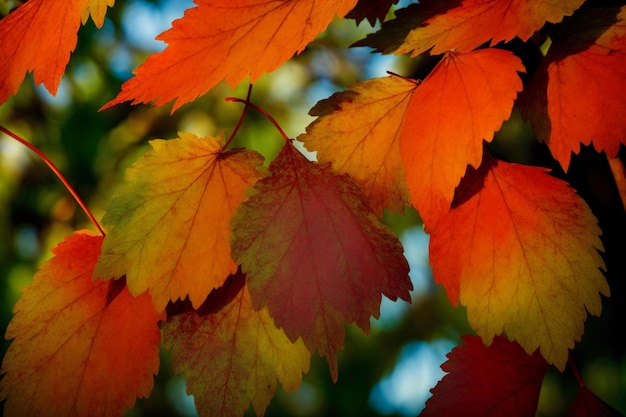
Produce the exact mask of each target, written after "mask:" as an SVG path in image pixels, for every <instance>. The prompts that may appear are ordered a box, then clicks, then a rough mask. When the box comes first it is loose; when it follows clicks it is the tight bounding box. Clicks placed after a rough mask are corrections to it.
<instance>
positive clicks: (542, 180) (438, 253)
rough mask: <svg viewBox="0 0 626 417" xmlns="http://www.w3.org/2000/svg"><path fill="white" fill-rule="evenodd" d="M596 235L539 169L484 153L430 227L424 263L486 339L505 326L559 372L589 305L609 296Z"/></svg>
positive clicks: (576, 201) (582, 211) (597, 307)
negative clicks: (450, 205) (427, 260)
mask: <svg viewBox="0 0 626 417" xmlns="http://www.w3.org/2000/svg"><path fill="white" fill-rule="evenodd" d="M600 233H601V231H600V229H599V228H598V226H597V223H596V219H595V217H594V216H593V214H592V213H591V210H590V209H589V207H588V206H587V204H586V203H585V202H584V201H583V200H582V199H581V198H580V197H579V196H578V195H576V194H575V193H574V190H572V189H571V188H569V186H568V185H567V184H566V183H565V182H563V181H561V180H559V179H556V178H554V177H552V176H550V175H548V174H547V173H546V169H544V168H538V167H530V166H523V165H517V164H511V163H506V162H502V161H496V160H494V159H491V158H486V160H485V162H484V163H483V165H481V167H480V169H479V170H478V171H474V170H470V172H468V176H467V178H465V179H464V181H463V182H462V183H461V186H460V187H459V193H458V195H457V197H456V198H455V203H454V205H453V209H452V210H451V211H450V212H449V213H448V215H447V216H446V217H445V218H443V219H442V220H441V221H440V223H439V224H438V225H437V228H436V229H435V230H433V231H432V235H431V241H430V259H431V265H432V267H433V274H434V277H435V281H437V282H439V283H441V284H443V285H444V287H445V288H446V292H447V294H448V298H449V299H450V301H451V302H452V304H453V305H457V303H458V302H459V301H460V302H461V303H462V304H464V305H466V306H467V315H468V319H469V322H470V325H471V326H472V327H473V328H474V330H476V332H477V333H478V334H479V335H480V336H482V338H483V340H484V341H485V343H487V344H489V343H491V341H492V340H493V337H494V336H495V335H498V334H502V333H503V332H505V333H506V335H507V337H508V338H510V339H511V340H516V341H518V343H519V344H520V345H521V346H522V347H523V348H524V349H525V350H526V352H528V353H531V352H534V351H535V350H536V349H537V348H538V347H539V348H540V350H541V354H542V355H543V357H544V358H546V360H547V361H548V362H549V363H551V364H554V365H556V366H557V368H559V369H561V370H562V369H563V368H564V366H565V362H566V361H567V357H568V350H569V349H571V348H573V347H574V342H575V341H579V340H580V337H581V335H582V334H583V330H584V322H585V319H586V317H587V311H589V313H590V314H592V315H595V316H598V315H599V314H600V311H601V309H602V304H601V298H600V294H604V295H606V296H608V295H609V287H608V284H607V282H606V280H605V278H604V276H603V274H602V272H601V271H600V269H599V268H604V262H603V260H602V258H601V257H600V254H599V253H598V250H602V242H601V241H600V239H599V237H598V236H599V235H600ZM585 310H587V311H585Z"/></svg>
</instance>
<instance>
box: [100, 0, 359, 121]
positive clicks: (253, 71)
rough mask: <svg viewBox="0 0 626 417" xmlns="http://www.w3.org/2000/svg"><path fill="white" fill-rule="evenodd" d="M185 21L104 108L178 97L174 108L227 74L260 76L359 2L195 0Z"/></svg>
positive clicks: (234, 80) (231, 78)
mask: <svg viewBox="0 0 626 417" xmlns="http://www.w3.org/2000/svg"><path fill="white" fill-rule="evenodd" d="M195 3H196V4H197V5H198V6H197V7H194V8H191V9H188V10H187V11H186V12H185V15H184V17H183V18H182V19H178V20H175V21H174V22H173V24H172V28H171V29H169V30H168V31H166V32H163V33H162V34H161V35H159V36H158V37H157V39H159V40H161V41H163V42H165V43H167V45H168V46H167V48H165V50H164V51H163V52H157V53H155V54H153V55H151V56H150V57H149V58H148V59H147V60H146V61H145V62H144V63H143V64H142V65H140V66H139V67H138V68H137V69H136V70H135V76H134V77H133V78H131V79H130V80H128V81H127V82H125V83H124V85H123V86H122V91H121V92H120V94H119V95H118V96H117V97H116V98H115V99H114V100H112V101H111V102H109V103H108V104H106V105H105V106H104V108H106V107H109V106H112V105H115V104H118V103H121V102H124V101H131V100H132V103H133V104H138V103H148V102H151V101H153V100H156V101H155V105H161V104H165V103H168V102H169V101H171V100H174V99H176V101H175V102H174V107H173V110H176V109H177V108H178V107H180V106H181V105H182V104H185V103H187V102H190V101H192V100H194V99H196V98H197V97H198V96H200V95H201V94H204V93H206V92H207V91H209V90H210V89H211V88H213V87H214V86H215V85H216V84H217V83H219V82H220V81H222V80H225V81H226V82H227V83H228V84H230V85H231V86H233V85H236V84H238V83H240V82H241V81H243V80H244V79H245V78H246V77H248V76H250V82H254V81H256V80H257V79H258V78H259V77H260V76H261V75H263V74H264V73H266V72H271V71H273V70H275V69H276V68H278V66H279V65H281V64H282V63H283V62H285V61H287V60H288V59H289V58H291V57H292V56H293V55H294V54H296V53H300V52H302V50H304V48H305V47H306V46H307V44H308V43H309V42H311V41H312V40H313V39H314V38H315V37H316V36H317V34H318V33H320V32H322V31H323V30H324V29H326V26H328V24H329V23H330V22H331V20H332V19H333V17H334V16H335V15H338V16H339V17H343V16H344V15H345V14H346V13H347V12H348V11H349V10H350V9H351V8H352V7H353V6H354V5H355V4H356V0H336V1H335V0H333V1H331V0H289V1H284V0H231V1H228V2H224V1H219V0H195Z"/></svg>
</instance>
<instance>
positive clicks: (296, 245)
mask: <svg viewBox="0 0 626 417" xmlns="http://www.w3.org/2000/svg"><path fill="white" fill-rule="evenodd" d="M270 171H271V173H272V175H271V176H270V177H267V178H264V179H262V180H260V181H259V182H257V184H256V185H255V186H254V187H253V190H255V192H256V194H253V195H252V196H251V197H250V199H249V200H248V201H247V202H245V203H243V204H242V205H241V207H240V208H239V210H238V212H237V213H236V214H235V217H234V218H233V221H232V229H233V237H232V242H231V245H232V249H233V257H234V258H235V259H236V260H237V261H238V262H239V263H240V264H241V265H242V268H243V270H244V272H246V274H247V276H248V285H249V289H250V293H251V295H252V303H253V305H254V307H255V309H260V308H262V307H264V306H268V307H269V310H270V314H271V316H272V317H273V318H274V320H275V322H276V325H277V326H279V327H283V328H284V329H285V333H286V334H287V336H288V337H289V338H290V339H291V340H292V341H295V340H296V339H297V338H298V337H302V339H303V340H304V343H305V344H306V346H307V347H308V348H309V350H311V351H312V352H313V351H315V350H317V351H319V353H320V355H321V356H324V357H326V358H327V359H328V362H329V365H330V367H331V373H332V375H333V378H334V379H337V352H338V351H339V349H341V348H342V347H343V338H344V320H345V321H347V322H350V323H356V324H357V325H358V326H359V327H361V328H362V329H364V330H365V331H368V330H369V323H370V317H371V316H374V317H378V315H379V308H380V302H381V294H384V295H386V296H387V297H389V298H391V299H393V300H395V299H397V298H402V299H403V300H407V301H408V300H409V290H410V289H411V288H412V285H411V282H410V280H409V278H408V264H407V262H406V260H405V259H404V256H403V255H402V246H401V244H400V242H399V241H398V240H397V238H396V237H395V236H394V235H393V234H392V233H391V231H390V230H389V229H387V227H385V226H383V225H382V224H381V223H380V222H379V221H378V219H377V218H376V217H375V216H374V214H373V213H372V212H371V211H370V210H369V208H368V207H367V206H366V205H365V203H364V202H363V200H362V196H361V194H360V192H359V190H358V188H357V187H356V186H355V185H354V183H353V182H352V181H350V180H349V177H347V176H335V175H333V174H332V173H331V171H330V166H329V165H324V166H320V165H318V164H316V163H313V162H310V161H308V160H307V159H305V158H304V156H302V154H300V152H298V151H297V150H296V149H295V148H294V147H293V146H292V145H291V144H288V145H286V146H284V147H283V149H282V151H281V152H280V154H279V155H278V156H277V157H276V159H275V160H274V161H273V162H272V163H271V164H270Z"/></svg>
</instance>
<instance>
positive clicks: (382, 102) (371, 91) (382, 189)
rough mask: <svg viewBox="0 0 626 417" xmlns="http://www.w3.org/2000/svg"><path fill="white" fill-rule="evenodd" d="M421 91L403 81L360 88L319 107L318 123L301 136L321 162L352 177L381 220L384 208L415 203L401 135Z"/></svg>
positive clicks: (378, 80)
mask: <svg viewBox="0 0 626 417" xmlns="http://www.w3.org/2000/svg"><path fill="white" fill-rule="evenodd" d="M416 87H417V85H416V83H415V82H412V81H409V80H405V79H403V78H400V77H385V78H374V79H371V80H368V81H364V82H361V83H357V84H354V85H352V86H350V87H349V89H348V90H346V91H344V92H341V93H336V94H333V96H332V97H330V98H328V99H326V100H322V101H320V102H319V103H317V104H316V105H315V107H313V109H311V111H310V112H309V114H311V115H312V116H318V119H317V120H315V121H314V122H313V123H312V124H311V125H309V126H308V127H307V129H306V130H307V132H306V133H305V134H302V135H300V136H298V140H299V141H302V142H304V146H305V147H306V148H307V149H308V150H309V151H317V160H318V161H319V162H331V163H332V166H333V171H334V172H337V173H340V174H349V175H350V176H351V177H352V178H353V179H354V180H355V181H356V183H357V184H358V185H359V186H360V187H361V189H362V190H363V192H364V193H365V195H366V196H367V197H368V202H369V205H370V206H371V207H372V209H373V210H374V212H375V213H376V214H377V215H378V216H379V217H380V216H382V213H383V208H387V209H390V210H393V211H401V210H402V209H403V207H404V205H405V204H408V202H409V198H408V192H407V190H406V186H405V184H404V174H403V172H402V164H401V162H400V152H399V149H398V136H399V134H400V127H401V126H402V121H403V119H404V114H405V112H406V108H407V105H408V103H409V100H410V99H411V96H412V94H413V91H414V90H415V88H416Z"/></svg>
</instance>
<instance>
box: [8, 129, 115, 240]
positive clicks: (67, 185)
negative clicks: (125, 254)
mask: <svg viewBox="0 0 626 417" xmlns="http://www.w3.org/2000/svg"><path fill="white" fill-rule="evenodd" d="M0 131H2V132H4V133H6V134H7V135H9V136H10V137H12V138H13V139H15V140H16V141H18V142H20V143H21V144H23V145H25V146H26V147H27V148H28V149H30V150H32V151H33V152H35V153H36V154H37V155H39V157H40V158H41V159H43V161H44V162H45V163H46V165H48V167H50V169H51V170H52V172H54V174H55V175H56V176H57V177H58V178H59V179H60V180H61V182H62V183H63V185H65V188H67V190H68V191H69V192H70V194H72V197H74V200H76V202H77V203H78V205H79V206H80V207H81V208H82V209H83V211H84V212H85V214H86V215H87V217H89V220H91V222H92V223H93V224H94V225H95V226H96V228H97V229H98V230H99V231H100V234H101V235H102V236H105V235H106V234H105V233H104V230H102V227H101V226H100V223H98V221H97V220H96V218H95V217H94V216H93V214H92V213H91V211H89V208H87V205H86V204H85V202H84V201H83V200H82V199H81V198H80V196H79V195H78V193H76V190H74V188H73V187H72V185H71V184H70V183H69V181H68V180H67V179H66V178H65V176H63V174H62V173H61V171H59V169H58V168H57V167H56V166H55V165H54V164H53V163H52V161H50V159H48V157H47V156H46V155H44V153H43V152H41V151H40V150H39V149H37V148H36V147H35V146H34V145H32V144H31V143H29V142H27V141H26V140H24V139H22V138H21V137H19V136H18V135H16V134H15V133H13V132H11V131H10V130H8V129H7V128H5V127H4V126H1V125H0Z"/></svg>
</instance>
